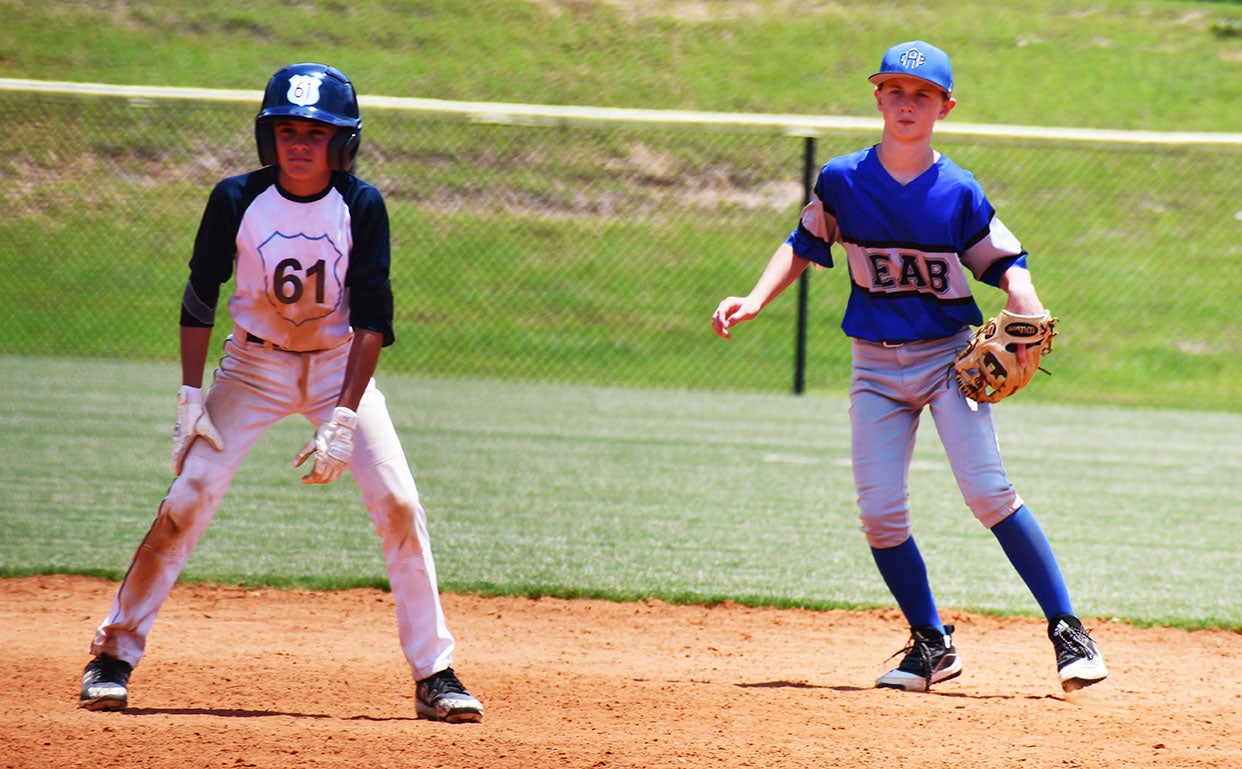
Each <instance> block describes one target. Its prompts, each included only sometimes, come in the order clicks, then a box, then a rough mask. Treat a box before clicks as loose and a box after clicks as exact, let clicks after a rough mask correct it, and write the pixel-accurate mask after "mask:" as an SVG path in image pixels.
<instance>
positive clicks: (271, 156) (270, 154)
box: [254, 122, 276, 166]
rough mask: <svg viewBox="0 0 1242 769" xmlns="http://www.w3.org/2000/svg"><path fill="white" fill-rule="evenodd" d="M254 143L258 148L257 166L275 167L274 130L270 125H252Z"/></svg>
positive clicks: (261, 123) (260, 123)
mask: <svg viewBox="0 0 1242 769" xmlns="http://www.w3.org/2000/svg"><path fill="white" fill-rule="evenodd" d="M254 142H255V145H256V146H258V148H259V164H260V165H265V166H274V165H276V129H274V128H273V127H272V124H271V123H265V122H259V123H255V124H254Z"/></svg>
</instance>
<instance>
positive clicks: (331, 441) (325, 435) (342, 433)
mask: <svg viewBox="0 0 1242 769" xmlns="http://www.w3.org/2000/svg"><path fill="white" fill-rule="evenodd" d="M357 424H358V415H357V414H356V413H354V411H353V410H352V409H347V408H345V407H344V406H337V407H336V408H334V409H332V418H331V419H329V420H328V421H327V422H324V423H323V424H321V425H320V426H319V429H318V430H316V431H315V434H314V435H313V436H311V439H310V440H309V441H307V442H306V445H305V446H303V447H302V450H301V451H300V452H299V453H298V456H297V459H295V460H293V466H294V467H300V466H301V465H302V463H303V462H305V461H306V458H307V457H309V456H310V455H311V454H314V455H315V466H314V467H312V468H311V471H310V472H309V473H307V474H306V475H304V476H302V483H305V484H308V485H309V484H312V483H332V482H333V481H335V480H336V479H337V478H340V477H341V473H343V472H345V468H346V467H347V466H348V465H349V458H350V457H351V456H352V455H353V453H354V427H355V426H356V425H357Z"/></svg>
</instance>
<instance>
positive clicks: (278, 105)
mask: <svg viewBox="0 0 1242 769" xmlns="http://www.w3.org/2000/svg"><path fill="white" fill-rule="evenodd" d="M361 131H362V120H361V118H360V116H359V112H358V100H357V96H356V94H355V92H354V87H353V84H352V83H350V81H349V79H348V78H347V77H345V75H344V74H343V73H341V72H340V71H339V70H336V69H334V68H332V67H328V66H325V65H322V64H314V63H306V64H294V65H291V66H288V67H285V68H283V69H281V70H280V71H278V72H277V73H276V74H275V75H274V76H273V77H272V78H271V80H270V81H269V83H268V85H267V89H266V91H265V93H264V97H263V105H262V107H261V109H260V111H259V113H258V115H257V116H256V118H255V139H256V143H257V145H258V150H259V158H260V161H261V162H262V164H263V166H264V167H263V168H262V169H260V170H258V171H253V172H251V173H247V174H243V175H241V176H235V177H231V178H228V179H225V180H224V181H222V182H220V183H219V184H217V185H216V186H215V188H214V189H213V190H212V193H211V196H210V197H209V199H208V202H207V206H206V209H205V210H204V212H203V218H202V222H201V224H200V225H199V230H198V235H197V237H196V238H195V242H194V253H193V256H192V257H191V260H190V276H189V280H188V282H187V284H186V289H185V294H184V296H183V298H182V308H181V372H182V386H181V390H180V392H179V395H178V404H177V424H176V427H175V428H174V431H173V452H172V467H173V474H174V475H175V476H176V478H175V480H174V481H173V483H172V486H171V487H170V488H169V490H168V494H167V496H166V497H165V498H164V500H163V501H162V502H161V504H160V507H159V510H158V512H157V513H156V517H155V521H154V523H153V524H152V525H151V528H150V530H149V531H148V532H147V534H146V536H145V537H144V538H143V540H142V543H141V544H140V545H139V547H138V550H137V552H136V553H135V555H134V557H133V560H132V562H131V563H130V566H129V570H128V571H127V572H126V575H125V579H124V581H123V582H122V583H121V585H120V588H119V589H118V591H117V595H116V598H115V600H114V601H113V604H112V609H111V611H110V612H109V613H108V616H107V618H106V619H105V620H104V621H103V623H102V624H101V625H100V626H99V629H98V631H97V632H96V634H95V638H94V642H93V643H92V644H91V654H92V655H94V657H93V659H92V660H91V662H90V663H89V664H88V665H87V666H86V669H85V671H84V672H83V676H82V691H81V696H80V700H79V703H80V705H81V707H84V708H87V709H90V710H121V709H124V708H125V707H127V706H128V703H129V688H128V683H129V676H130V673H131V671H132V669H133V667H134V666H135V665H137V664H138V661H139V660H140V659H141V657H142V655H143V652H144V650H145V647H146V640H147V635H148V633H149V632H150V629H151V625H152V623H153V622H154V621H155V616H156V613H157V612H158V611H159V609H160V607H161V605H162V604H163V602H164V600H165V599H166V598H167V596H168V593H169V591H170V590H171V589H172V586H173V584H174V583H175V582H176V581H177V577H178V575H180V573H181V570H182V567H183V566H184V565H185V562H186V559H187V558H188V557H189V555H190V553H191V552H192V551H193V549H194V547H195V545H196V544H197V543H198V540H199V538H200V537H201V536H202V535H203V533H204V532H205V531H206V529H207V526H208V524H209V523H210V522H211V519H212V516H213V515H214V514H215V512H216V509H217V508H218V507H219V505H220V502H221V500H222V499H223V497H224V494H225V491H226V490H227V489H228V486H229V483H230V482H231V481H232V479H233V476H234V474H235V473H236V471H237V469H238V467H239V466H240V464H241V462H242V460H243V459H244V458H245V456H246V454H247V453H248V452H249V451H250V449H251V448H252V447H253V446H254V444H255V442H256V441H258V439H259V438H260V436H262V434H263V433H264V432H266V430H267V429H268V428H269V427H271V426H272V425H273V424H275V423H276V422H277V421H279V420H281V419H283V418H284V417H286V416H291V415H294V414H300V415H302V416H304V417H305V418H306V419H307V420H308V421H310V422H311V424H312V425H315V426H317V429H316V430H315V431H314V434H313V435H312V436H311V438H310V440H308V441H307V443H306V445H305V446H303V447H302V450H301V451H300V452H299V453H298V454H297V455H296V458H295V459H294V465H295V466H298V465H301V464H302V463H304V462H305V461H306V460H307V459H308V458H310V457H312V456H313V457H314V460H313V466H312V468H311V469H310V471H309V472H308V473H307V474H306V475H305V476H304V477H303V478H302V482H303V483H306V484H319V483H331V482H332V481H334V480H336V479H337V478H339V477H340V476H341V474H342V473H343V472H344V471H345V470H346V469H348V470H349V471H350V472H351V474H352V475H353V476H354V480H355V481H356V482H357V484H358V488H359V490H360V491H361V492H362V498H363V501H364V503H365V504H366V507H367V513H368V515H369V516H370V518H371V520H372V522H373V523H374V525H375V528H376V531H377V533H378V534H379V537H380V540H381V542H382V547H383V553H384V559H385V563H386V565H387V571H388V580H389V584H390V586H391V588H392V594H393V598H394V600H395V603H396V607H397V629H398V635H399V638H400V642H401V648H402V651H403V652H404V654H405V656H406V659H407V661H408V662H409V665H410V671H411V674H412V676H413V678H414V679H415V682H416V684H415V705H416V709H417V712H418V715H419V716H420V717H423V718H429V719H434V720H443V721H450V722H466V721H479V720H481V719H482V717H483V707H482V705H481V704H480V703H479V701H478V700H477V699H475V698H474V697H472V696H471V695H470V693H469V692H467V691H466V689H465V687H464V686H462V684H461V682H460V681H459V680H458V678H457V676H456V675H455V674H454V672H453V669H452V668H451V667H450V663H451V662H452V655H453V647H454V642H453V636H452V635H451V634H450V633H449V631H448V628H447V626H446V624H445V619H444V613H443V611H442V609H441V606H440V597H439V591H438V586H437V581H436V572H435V564H434V561H433V559H432V555H431V545H430V541H429V537H428V533H427V521H426V513H425V512H424V510H423V508H422V505H421V504H420V503H419V498H418V489H417V488H416V487H415V484H414V478H413V475H412V474H411V472H410V466H409V463H408V462H407V460H406V458H405V453H404V451H403V450H402V448H401V442H400V440H399V439H398V437H397V433H396V430H395V429H394V428H393V423H392V419H391V418H390V416H389V414H388V408H387V406H386V405H385V402H384V396H383V394H382V393H381V392H380V391H379V390H378V389H377V388H376V386H375V381H374V380H373V379H372V375H373V373H374V372H375V369H376V365H377V363H378V361H379V355H380V350H381V348H382V347H385V346H387V345H389V344H391V343H392V342H393V328H392V317H393V303H392V290H391V286H390V283H389V263H390V250H389V248H390V245H389V231H388V213H387V209H386V207H385V205H384V200H383V198H382V196H381V195H380V193H379V191H378V190H376V189H375V188H374V187H373V186H371V185H369V184H367V183H366V182H363V181H362V180H360V179H358V178H357V177H356V176H353V175H352V174H350V173H349V172H348V171H349V167H350V165H351V164H352V162H353V159H354V156H355V154H356V153H357V151H358V144H359V140H360V137H361ZM230 278H234V283H235V286H234V291H233V294H232V296H231V298H230V299H229V302H228V305H229V315H230V317H231V319H232V322H233V331H232V334H231V335H229V337H228V338H227V340H226V341H225V344H224V357H223V358H222V359H221V361H220V366H219V368H218V369H217V370H216V372H215V375H214V377H213V380H212V383H211V388H210V390H209V391H208V392H207V393H206V395H204V393H203V390H202V385H203V371H204V367H205V364H206V358H207V352H208V347H209V342H210V339H211V331H212V327H213V325H214V323H215V316H216V305H217V303H218V300H219V296H220V286H221V285H222V284H223V283H224V282H226V281H227V280H229V279H230ZM199 438H201V439H202V440H199ZM317 683H318V682H311V681H308V682H307V685H308V686H311V685H317Z"/></svg>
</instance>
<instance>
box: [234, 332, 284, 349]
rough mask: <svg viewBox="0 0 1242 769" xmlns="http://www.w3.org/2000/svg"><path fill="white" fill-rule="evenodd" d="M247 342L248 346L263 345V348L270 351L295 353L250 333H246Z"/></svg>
mask: <svg viewBox="0 0 1242 769" xmlns="http://www.w3.org/2000/svg"><path fill="white" fill-rule="evenodd" d="M246 342H247V344H257V345H261V346H262V347H264V348H266V349H268V350H280V351H281V352H295V351H294V350H286V349H285V348H283V347H281V346H280V345H278V344H273V343H271V342H269V341H267V340H266V339H263V338H261V337H257V336H255V335H254V334H252V333H250V332H249V331H247V332H246Z"/></svg>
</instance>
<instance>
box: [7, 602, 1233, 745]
mask: <svg viewBox="0 0 1242 769" xmlns="http://www.w3.org/2000/svg"><path fill="white" fill-rule="evenodd" d="M114 589H115V585H114V584H113V583H110V582H106V581H102V580H94V579H87V578H78V577H38V578H29V579H10V580H0V596H2V597H3V601H2V602H0V606H2V609H0V611H2V612H3V622H2V623H0V627H2V628H3V629H2V630H0V648H2V649H3V650H4V660H5V663H6V664H5V668H6V672H7V675H8V676H9V677H10V679H9V680H10V684H9V689H8V690H7V691H8V692H9V695H8V696H6V697H4V698H3V703H2V704H0V766H4V767H10V768H12V769H17V768H18V767H20V768H21V769H42V768H43V767H57V769H63V768H65V767H129V768H130V769H148V768H153V767H175V769H200V768H203V767H229V768H231V769H240V768H245V767H257V768H260V769H284V768H285V767H289V768H292V767H298V769H305V768H307V767H367V768H370V767H515V768H518V767H520V768H526V767H530V768H531V769H537V768H542V767H589V768H591V769H612V768H616V767H644V768H651V769H656V768H660V767H679V768H680V767H696V766H698V767H853V768H856V769H857V768H862V769H867V768H870V767H877V768H878V767H884V768H885V769H891V768H893V767H902V768H903V769H908V768H911V767H955V768H961V769H968V768H970V767H998V768H999V767H1006V768H1007V769H1012V767H1024V768H1034V767H1093V768H1097V769H1098V768H1101V767H1102V768H1104V769H1110V768H1112V767H1213V768H1216V767H1219V768H1221V769H1224V768H1225V767H1230V768H1232V769H1237V767H1242V634H1239V633H1236V632H1225V631H1217V630H1211V631H1199V632H1193V633H1188V632H1184V631H1179V630H1170V629H1165V628H1160V629H1136V628H1133V627H1130V626H1128V625H1122V624H1114V623H1106V622H1088V623H1087V624H1088V626H1089V627H1091V628H1093V635H1094V636H1095V638H1096V639H1097V640H1098V641H1099V642H1100V644H1101V648H1102V649H1103V651H1104V653H1105V657H1106V659H1107V661H1108V663H1109V667H1110V668H1111V671H1112V676H1111V677H1110V678H1109V680H1107V681H1105V682H1104V683H1101V684H1099V685H1097V686H1095V687H1093V688H1091V689H1087V690H1085V691H1082V692H1078V693H1076V694H1074V695H1068V696H1067V695H1063V694H1062V693H1061V690H1060V686H1059V685H1058V684H1057V681H1056V676H1055V670H1054V665H1053V660H1052V654H1051V646H1050V645H1049V643H1048V641H1047V640H1046V638H1045V637H1044V628H1043V623H1042V622H1039V621H1036V620H1032V619H997V618H993V617H983V616H977V615H968V614H956V615H953V616H952V617H951V618H950V619H951V621H953V622H956V623H957V625H958V635H957V637H956V641H957V644H958V649H959V651H960V653H961V654H962V655H963V659H964V663H965V673H964V674H963V675H962V677H961V678H959V679H957V680H956V681H952V682H948V683H946V684H942V685H941V686H939V687H937V689H936V690H934V691H933V692H932V693H930V694H908V693H902V692H895V691H890V690H877V689H874V688H872V683H873V681H874V678H875V676H876V675H877V674H879V673H880V672H883V670H885V669H887V668H886V665H887V664H888V663H886V658H887V657H888V656H889V655H890V654H892V653H893V652H894V651H896V650H897V649H898V648H900V647H901V646H902V644H903V643H904V641H905V629H904V626H903V625H902V622H901V620H900V618H899V616H898V615H897V614H896V613H895V612H811V611H787V610H775V609H751V608H745V607H740V606H735V605H721V606H712V607H694V606H690V607H687V606H670V605H667V604H664V603H660V602H646V603H638V604H633V603H631V604H618V603H607V602H602V601H565V600H559V599H538V600H529V599H514V598H480V597H477V596H455V595H446V596H444V604H445V610H446V612H447V614H448V618H449V624H450V627H452V629H453V630H454V632H455V634H456V636H457V639H458V651H457V660H456V663H455V668H456V669H457V671H458V673H459V674H460V675H461V677H462V679H463V680H464V681H465V683H466V684H467V686H469V687H470V689H471V690H472V692H473V693H474V694H476V695H477V696H478V697H479V698H480V699H481V700H482V701H483V703H484V706H485V709H486V717H485V719H484V721H483V723H481V724H462V725H449V724H441V723H432V722H428V721H419V720H417V719H416V718H415V715H414V704H413V700H412V692H413V686H412V684H411V682H410V679H409V672H408V668H406V667H405V663H404V659H403V658H402V657H401V655H400V653H399V651H398V648H397V642H396V628H395V625H396V623H395V618H394V614H393V606H392V599H391V596H389V595H388V594H387V593H384V592H381V591H377V590H350V591H344V592H333V593H319V592H283V591H269V590H262V591H247V590H239V589H234V588H220V587H211V586H201V585H188V586H186V585H179V586H178V587H177V588H176V589H175V590H174V592H173V594H172V597H171V598H170V599H169V601H168V603H167V604H166V606H165V608H164V611H163V613H162V614H161V617H160V620H159V622H157V623H156V626H155V630H154V632H153V633H152V636H151V640H150V645H149V647H148V651H147V657H146V658H145V659H144V660H143V664H142V665H141V666H140V667H139V668H138V669H137V670H136V671H135V673H134V678H133V680H132V682H131V705H132V708H131V709H130V710H129V711H126V712H124V713H91V712H88V711H84V710H80V709H78V708H77V687H78V684H79V677H80V674H81V669H82V666H83V665H84V664H85V663H86V660H87V656H86V647H87V644H88V643H89V641H90V637H91V635H92V633H93V631H94V627H95V625H96V624H97V623H98V622H99V620H100V618H101V617H102V615H103V613H104V612H105V611H106V610H107V606H108V603H109V601H110V600H111V597H112V593H113V590H114Z"/></svg>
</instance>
